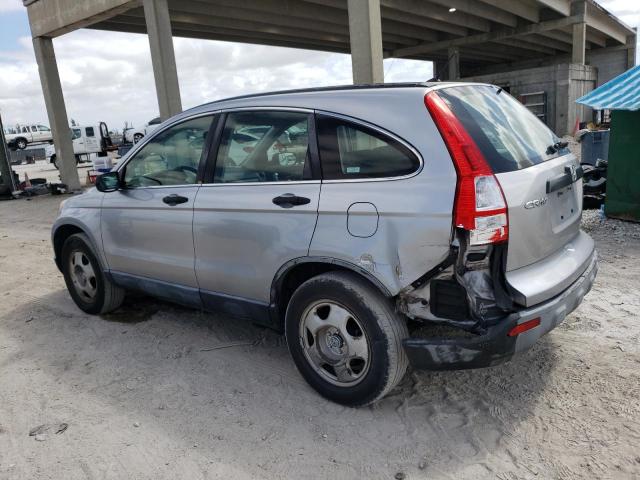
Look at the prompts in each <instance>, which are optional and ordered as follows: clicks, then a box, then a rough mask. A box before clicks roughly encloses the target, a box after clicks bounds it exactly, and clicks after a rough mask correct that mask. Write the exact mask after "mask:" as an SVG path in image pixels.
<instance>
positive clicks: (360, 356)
mask: <svg viewBox="0 0 640 480" xmlns="http://www.w3.org/2000/svg"><path fill="white" fill-rule="evenodd" d="M299 341H300V345H301V346H302V350H303V352H304V355H305V358H306V360H307V362H308V363H309V365H310V366H311V367H312V368H313V370H314V371H315V372H316V373H318V374H319V375H320V376H321V377H322V378H323V379H325V380H327V381H328V382H329V383H331V384H333V385H337V386H340V387H350V386H353V385H357V384H358V383H360V382H361V381H362V380H363V379H364V377H365V376H366V375H367V372H368V371H369V367H370V365H371V348H370V342H369V338H368V337H367V334H366V331H365V329H364V328H362V324H361V322H360V321H359V320H358V319H357V317H356V316H355V315H353V313H351V312H350V311H349V310H348V309H347V308H346V307H344V306H343V305H340V304H339V303H337V302H334V301H332V300H320V301H317V302H314V303H313V304H311V305H310V306H308V307H307V308H306V309H305V311H304V313H303V314H302V319H301V321H300V332H299Z"/></svg>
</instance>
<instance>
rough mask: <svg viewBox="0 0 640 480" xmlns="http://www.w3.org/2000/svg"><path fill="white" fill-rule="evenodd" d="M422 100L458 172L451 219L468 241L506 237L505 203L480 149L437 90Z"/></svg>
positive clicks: (485, 241)
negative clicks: (463, 230) (461, 229)
mask: <svg viewBox="0 0 640 480" xmlns="http://www.w3.org/2000/svg"><path fill="white" fill-rule="evenodd" d="M424 103H425V105H426V106H427V109H428V110H429V113H430V114H431V117H432V118H433V121H434V122H435V124H436V126H437V127H438V130H439V131H440V134H441V135H442V138H443V140H444V142H445V144H446V145H447V148H448V149H449V153H450V154H451V158H452V159H453V164H454V166H455V168H456V172H457V174H458V184H457V187H456V198H455V204H454V210H453V219H454V223H455V225H456V227H459V228H463V229H465V230H467V231H468V232H469V241H470V243H471V244H472V245H483V244H487V243H501V242H506V241H507V240H508V239H509V223H508V218H507V204H506V202H505V200H504V194H503V193H502V188H500V184H499V183H498V179H497V178H496V177H495V175H494V174H493V171H492V170H491V167H489V164H488V163H487V161H486V160H485V158H484V156H483V155H482V152H481V151H480V149H479V148H478V146H477V145H476V143H475V142H474V141H473V139H472V138H471V136H470V135H469V133H468V132H467V131H466V129H465V128H464V126H463V125H462V123H461V122H460V120H458V118H457V117H456V116H455V114H454V113H453V112H452V111H451V109H450V108H449V106H448V105H447V104H446V103H445V101H444V100H443V99H442V98H441V97H440V96H439V95H438V94H437V92H430V93H427V95H425V97H424Z"/></svg>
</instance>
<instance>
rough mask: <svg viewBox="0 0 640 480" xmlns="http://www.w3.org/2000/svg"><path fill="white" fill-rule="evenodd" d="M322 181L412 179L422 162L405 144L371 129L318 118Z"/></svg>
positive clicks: (329, 118)
mask: <svg viewBox="0 0 640 480" xmlns="http://www.w3.org/2000/svg"><path fill="white" fill-rule="evenodd" d="M318 143H319V146H320V160H321V163H322V177H323V178H324V179H326V180H340V179H366V178H384V177H398V176H403V175H409V174H411V173H413V172H415V171H416V170H417V169H418V168H419V167H420V160H419V159H418V158H417V157H416V155H415V154H414V153H413V152H412V151H411V150H410V149H409V148H407V147H406V146H404V145H403V144H402V143H400V142H398V141H397V140H395V139H394V138H391V137H389V136H388V135H385V134H383V133H382V132H379V131H377V130H374V129H372V128H368V127H365V126H363V125H360V124H356V123H353V122H349V121H347V120H343V119H341V118H335V117H330V116H327V115H320V116H318Z"/></svg>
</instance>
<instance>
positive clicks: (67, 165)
mask: <svg viewBox="0 0 640 480" xmlns="http://www.w3.org/2000/svg"><path fill="white" fill-rule="evenodd" d="M33 50H34V51H35V54H36V62H37V63H38V71H39V72H40V83H41V84H42V93H43V94H44V103H45V106H46V107H47V115H48V117H49V125H50V126H51V133H52V134H53V143H54V145H55V147H56V157H57V159H58V160H57V162H56V163H57V164H58V170H60V179H61V180H62V183H64V184H66V185H67V189H68V190H69V191H72V192H75V191H79V190H80V179H79V178H78V169H77V167H76V159H75V155H74V153H73V142H72V141H71V132H70V130H69V120H68V118H67V107H66V106H65V104H64V97H63V96H62V84H61V83H60V74H59V73H58V65H57V63H56V54H55V52H54V50H53V40H52V39H51V38H49V37H35V38H34V39H33Z"/></svg>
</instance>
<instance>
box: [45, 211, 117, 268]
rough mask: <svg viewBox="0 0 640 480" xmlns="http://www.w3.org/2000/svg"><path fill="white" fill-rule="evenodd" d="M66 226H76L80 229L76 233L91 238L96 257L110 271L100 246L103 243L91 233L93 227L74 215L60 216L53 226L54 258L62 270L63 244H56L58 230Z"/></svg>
mask: <svg viewBox="0 0 640 480" xmlns="http://www.w3.org/2000/svg"><path fill="white" fill-rule="evenodd" d="M65 227H74V228H76V229H78V230H80V232H76V233H82V234H84V235H86V237H87V238H88V239H89V242H91V247H92V248H93V251H94V253H95V254H96V257H97V258H98V261H99V262H100V266H101V267H102V269H103V271H108V264H107V262H106V259H105V257H104V253H103V251H102V248H100V245H101V244H100V243H99V242H98V241H97V239H96V238H95V236H94V235H93V234H92V233H91V229H90V228H89V227H88V226H87V225H85V224H84V223H83V222H81V221H79V220H77V219H75V218H73V217H63V218H59V219H58V220H56V222H55V223H54V225H53V227H52V228H51V244H52V246H53V253H54V260H55V262H56V265H57V267H58V269H59V270H60V271H62V268H61V267H62V264H61V263H60V260H61V259H60V253H61V252H62V245H63V244H60V245H56V235H57V234H58V232H60V230H61V229H63V228H65ZM71 235H73V234H71Z"/></svg>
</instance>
